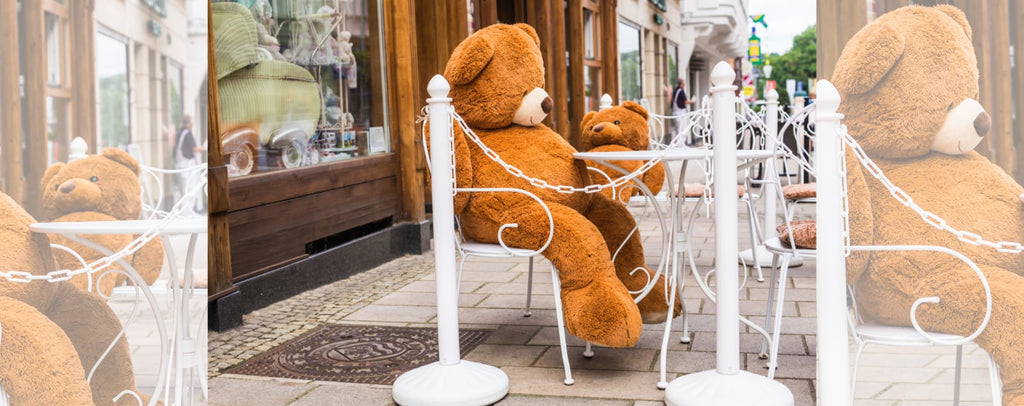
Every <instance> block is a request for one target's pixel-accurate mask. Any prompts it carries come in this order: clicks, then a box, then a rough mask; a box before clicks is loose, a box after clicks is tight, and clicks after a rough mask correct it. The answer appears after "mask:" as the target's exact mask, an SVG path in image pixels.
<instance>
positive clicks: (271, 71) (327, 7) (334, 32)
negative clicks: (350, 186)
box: [213, 0, 391, 176]
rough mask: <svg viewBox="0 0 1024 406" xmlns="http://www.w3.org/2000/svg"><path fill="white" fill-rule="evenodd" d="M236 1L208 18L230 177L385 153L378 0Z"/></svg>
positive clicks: (386, 138) (219, 5) (221, 5)
mask: <svg viewBox="0 0 1024 406" xmlns="http://www.w3.org/2000/svg"><path fill="white" fill-rule="evenodd" d="M242 3H244V4H239V3H229V2H223V3H221V2H217V3H215V4H214V16H213V21H214V33H213V35H214V36H215V44H216V46H217V48H216V49H215V53H216V56H217V67H218V76H219V77H220V78H219V82H218V84H219V94H220V109H221V124H222V133H221V142H222V144H223V152H224V155H225V158H226V162H227V163H228V167H229V172H230V174H231V175H232V176H242V175H246V174H250V173H264V172H270V171H275V170H282V169H293V168H298V167H303V166H310V165H318V164H324V163H327V162H334V161H340V160H347V159H356V158H360V157H366V156H370V155H376V154H383V153H388V152H390V147H391V142H390V135H389V132H388V127H387V125H386V122H387V113H386V110H385V106H386V105H387V100H386V93H387V89H386V81H385V76H384V69H385V62H384V54H383V36H382V35H383V34H382V27H381V25H382V24H381V20H380V10H381V0H349V1H339V0H255V1H246V2H242ZM254 26H255V28H256V30H257V32H258V35H257V41H258V43H252V41H251V40H241V39H240V38H245V36H243V35H238V34H239V32H238V30H243V31H244V30H247V29H252V28H253V27H254ZM218 36H222V38H225V39H226V40H224V41H217V38H216V37H218Z"/></svg>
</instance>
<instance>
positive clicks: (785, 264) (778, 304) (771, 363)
mask: <svg viewBox="0 0 1024 406" xmlns="http://www.w3.org/2000/svg"><path fill="white" fill-rule="evenodd" d="M790 258H791V256H789V255H786V256H784V257H783V258H782V266H780V267H779V297H778V298H777V299H776V300H775V324H774V327H773V328H772V342H771V354H768V379H775V370H776V369H777V368H778V367H779V334H780V333H781V331H782V306H783V304H784V303H785V301H786V274H787V273H788V272H789V260H790Z"/></svg>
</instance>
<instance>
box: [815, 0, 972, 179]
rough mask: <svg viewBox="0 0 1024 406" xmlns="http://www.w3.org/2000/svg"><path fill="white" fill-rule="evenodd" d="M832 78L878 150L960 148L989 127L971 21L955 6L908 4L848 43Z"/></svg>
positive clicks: (855, 129) (865, 138) (848, 118)
mask: <svg viewBox="0 0 1024 406" xmlns="http://www.w3.org/2000/svg"><path fill="white" fill-rule="evenodd" d="M832 83H833V84H834V85H835V86H836V88H837V89H838V90H839V92H840V94H841V96H842V99H843V101H842V104H841V105H840V110H839V112H840V113H843V114H844V115H845V119H844V123H845V124H846V125H847V127H848V128H849V130H850V135H852V136H853V137H854V138H856V139H857V141H858V142H859V143H860V144H861V146H863V147H864V150H865V151H866V152H867V153H868V154H869V155H871V156H877V157H881V158H889V159H897V158H902V159H906V158H915V157H920V156H924V155H926V154H928V153H930V152H932V151H936V152H940V153H944V154H949V155H959V154H964V153H967V152H969V151H971V150H973V149H974V147H975V146H977V145H978V143H979V142H981V140H982V137H984V136H985V135H987V134H988V131H989V127H990V125H991V119H990V117H989V115H988V114H987V113H986V112H985V110H984V109H983V108H982V107H981V104H979V103H978V101H977V99H978V67H977V59H976V58H975V54H974V48H973V47H972V46H971V27H970V25H968V23H967V18H966V16H964V13H963V12H961V11H960V10H958V9H957V8H955V7H952V6H949V5H939V6H935V7H922V6H907V7H903V8H900V9H897V10H893V11H891V12H889V13H887V14H885V15H883V16H881V17H879V18H878V19H877V20H875V21H874V22H872V23H871V24H869V25H867V26H865V27H864V28H863V29H861V30H860V31H859V32H858V33H857V34H856V35H854V36H853V38H851V39H850V41H849V42H847V44H846V47H845V48H844V49H843V53H842V55H841V56H840V57H839V60H838V61H837V62H836V68H835V73H834V74H833V76H832Z"/></svg>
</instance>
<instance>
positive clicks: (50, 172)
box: [40, 162, 67, 189]
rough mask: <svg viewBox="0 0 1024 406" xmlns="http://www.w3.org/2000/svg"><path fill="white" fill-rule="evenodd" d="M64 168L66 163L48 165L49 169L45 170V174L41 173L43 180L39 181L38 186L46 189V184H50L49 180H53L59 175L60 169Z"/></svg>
mask: <svg viewBox="0 0 1024 406" xmlns="http://www.w3.org/2000/svg"><path fill="white" fill-rule="evenodd" d="M65 166H67V164H66V163H63V162H57V163H55V164H53V165H50V167H49V168H46V172H44V173H43V180H42V181H40V184H41V185H42V186H43V188H44V189H45V188H46V184H47V183H50V179H53V177H54V176H57V174H58V173H60V171H61V169H64V167H65Z"/></svg>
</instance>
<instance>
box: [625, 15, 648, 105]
mask: <svg viewBox="0 0 1024 406" xmlns="http://www.w3.org/2000/svg"><path fill="white" fill-rule="evenodd" d="M640 51H641V48H640V28H639V27H637V26H635V25H633V24H630V23H627V22H624V21H619V75H620V76H619V83H620V86H621V88H622V95H621V96H620V97H619V99H620V100H633V101H639V100H640V98H641V97H643V86H642V74H643V71H642V69H643V67H642V65H641V59H640Z"/></svg>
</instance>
